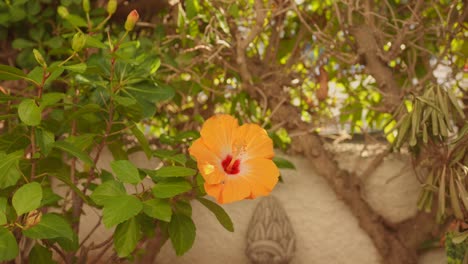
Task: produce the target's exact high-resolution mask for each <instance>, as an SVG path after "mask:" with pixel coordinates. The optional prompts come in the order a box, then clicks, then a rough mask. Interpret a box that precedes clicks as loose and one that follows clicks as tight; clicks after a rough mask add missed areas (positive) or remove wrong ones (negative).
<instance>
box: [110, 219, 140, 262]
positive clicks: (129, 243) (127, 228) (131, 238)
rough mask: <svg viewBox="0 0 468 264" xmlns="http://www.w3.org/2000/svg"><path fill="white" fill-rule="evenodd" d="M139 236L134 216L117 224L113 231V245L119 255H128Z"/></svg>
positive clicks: (138, 227)
mask: <svg viewBox="0 0 468 264" xmlns="http://www.w3.org/2000/svg"><path fill="white" fill-rule="evenodd" d="M140 238H141V232H140V224H139V223H138V221H137V220H136V218H135V217H132V218H130V219H129V220H128V221H125V222H124V223H121V224H119V225H118V226H117V228H116V229H115V233H114V247H115V251H117V254H118V255H119V257H121V258H123V257H126V256H128V255H130V253H132V252H133V250H135V247H136V245H137V243H138V240H140Z"/></svg>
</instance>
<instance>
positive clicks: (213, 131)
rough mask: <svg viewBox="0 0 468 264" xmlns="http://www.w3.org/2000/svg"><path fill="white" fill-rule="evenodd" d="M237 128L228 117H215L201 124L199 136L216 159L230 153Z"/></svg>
mask: <svg viewBox="0 0 468 264" xmlns="http://www.w3.org/2000/svg"><path fill="white" fill-rule="evenodd" d="M238 127H239V124H238V123H237V119H235V118H234V117H232V116H230V115H215V116H213V117H211V118H209V119H208V120H206V122H205V123H204V124H203V127H202V129H201V130H200V135H201V137H202V138H203V140H204V142H205V144H206V146H207V147H208V148H209V149H210V150H211V151H212V152H214V153H216V155H217V156H218V157H221V156H226V155H227V154H229V153H231V148H232V141H233V133H234V131H235V130H236V129H237V128H238Z"/></svg>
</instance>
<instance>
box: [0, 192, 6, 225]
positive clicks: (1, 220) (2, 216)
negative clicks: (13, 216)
mask: <svg viewBox="0 0 468 264" xmlns="http://www.w3.org/2000/svg"><path fill="white" fill-rule="evenodd" d="M6 210H7V199H6V198H5V197H0V226H1V225H4V224H6V223H7V217H6Z"/></svg>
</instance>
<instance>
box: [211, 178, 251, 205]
mask: <svg viewBox="0 0 468 264" xmlns="http://www.w3.org/2000/svg"><path fill="white" fill-rule="evenodd" d="M249 195H250V184H249V182H248V181H246V180H245V179H244V178H242V177H229V178H228V179H227V180H226V182H225V183H224V186H223V190H222V192H221V199H220V200H219V201H218V202H219V203H221V204H226V203H232V202H235V201H240V200H243V199H245V198H247V197H248V196H249Z"/></svg>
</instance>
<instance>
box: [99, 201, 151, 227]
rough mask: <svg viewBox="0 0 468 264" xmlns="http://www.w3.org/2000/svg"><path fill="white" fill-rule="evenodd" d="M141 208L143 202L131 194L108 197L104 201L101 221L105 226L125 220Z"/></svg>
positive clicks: (111, 225)
mask: <svg viewBox="0 0 468 264" xmlns="http://www.w3.org/2000/svg"><path fill="white" fill-rule="evenodd" d="M142 209H143V204H142V203H141V201H140V200H138V198H136V197H135V196H132V195H121V196H115V197H111V198H108V199H107V200H106V201H105V203H104V210H103V212H102V214H103V217H102V218H103V219H102V220H103V222H104V226H105V227H107V228H110V227H113V226H115V225H117V224H120V223H122V222H125V221H127V220H128V219H130V218H132V217H134V216H135V215H137V214H138V213H139V212H140V211H141V210H142Z"/></svg>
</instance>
